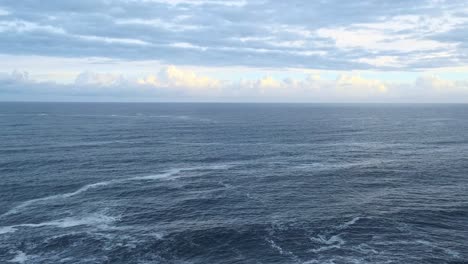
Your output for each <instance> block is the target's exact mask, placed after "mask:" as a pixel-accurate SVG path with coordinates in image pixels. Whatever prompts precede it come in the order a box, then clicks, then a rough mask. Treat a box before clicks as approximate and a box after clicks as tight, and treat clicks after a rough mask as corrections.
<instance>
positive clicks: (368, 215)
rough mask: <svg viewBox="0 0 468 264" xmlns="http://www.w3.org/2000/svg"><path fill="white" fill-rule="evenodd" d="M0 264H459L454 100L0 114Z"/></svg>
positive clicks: (464, 246) (102, 107) (60, 107)
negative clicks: (449, 101)
mask: <svg viewBox="0 0 468 264" xmlns="http://www.w3.org/2000/svg"><path fill="white" fill-rule="evenodd" d="M0 263H87V264H88V263H89V264H91V263H112V264H119V263H140V264H143V263H203V264H211V263H257V264H260V263H286V264H287V263H304V264H306V263H308V264H312V263H335V264H338V263H468V105H430V104H420V105H409V104H408V105H405V104H401V105H400V104H349V105H347V104H201V103H200V104H188V103H154V104H152V103H147V104H145V103H142V104H132V103H0Z"/></svg>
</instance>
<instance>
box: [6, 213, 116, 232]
mask: <svg viewBox="0 0 468 264" xmlns="http://www.w3.org/2000/svg"><path fill="white" fill-rule="evenodd" d="M116 220H117V218H116V217H112V216H107V215H104V214H97V213H96V214H91V215H87V216H84V217H65V218H62V219H58V220H52V221H46V222H42V223H34V224H31V223H29V224H18V225H12V226H3V227H0V231H1V230H6V231H8V232H6V233H12V232H15V231H17V230H18V228H21V227H26V228H28V227H29V228H36V227H45V226H52V227H57V228H70V227H75V226H94V227H98V228H106V227H108V226H109V224H111V223H113V222H114V221H116ZM0 234H2V233H1V232H0Z"/></svg>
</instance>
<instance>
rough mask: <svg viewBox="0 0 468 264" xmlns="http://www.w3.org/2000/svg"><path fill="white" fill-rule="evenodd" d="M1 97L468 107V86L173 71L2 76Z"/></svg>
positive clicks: (427, 80) (428, 78)
mask: <svg viewBox="0 0 468 264" xmlns="http://www.w3.org/2000/svg"><path fill="white" fill-rule="evenodd" d="M0 94H3V95H5V96H9V98H15V100H21V99H22V98H24V95H34V97H35V98H41V96H42V97H43V98H54V96H68V97H69V99H70V100H73V98H74V97H77V96H89V97H93V98H94V100H96V99H99V98H105V99H103V100H110V101H112V100H127V99H132V100H137V101H138V100H144V101H180V100H185V101H187V100H188V101H206V100H208V101H209V100H216V101H274V102H297V101H300V102H376V101H377V102H408V101H413V102H438V101H440V100H442V101H443V102H452V101H456V102H468V101H467V100H466V98H468V97H467V96H468V80H459V81H456V80H447V79H443V78H440V77H437V76H434V75H422V76H420V77H419V78H417V79H416V80H415V81H414V82H407V83H397V82H389V81H387V82H384V81H380V80H376V79H372V78H366V77H363V76H361V75H359V74H352V73H343V74H340V75H338V76H337V77H336V78H333V79H329V78H322V76H320V74H319V73H311V74H309V75H307V76H305V77H303V78H294V77H285V78H278V77H274V76H271V75H266V76H263V77H260V78H258V79H249V80H246V79H239V80H221V79H216V78H213V77H208V76H204V75H203V74H198V73H196V72H194V71H192V70H188V69H185V68H179V67H176V66H167V67H164V68H162V69H161V70H159V71H157V73H155V74H149V75H144V76H141V77H136V78H134V77H130V76H125V75H122V74H113V73H97V72H83V73H80V74H78V75H77V76H76V78H75V81H74V82H72V83H68V84H60V83H53V82H43V81H36V80H34V79H32V78H31V77H30V75H29V74H28V73H27V72H19V71H14V72H12V73H10V74H5V73H3V74H0ZM80 98H81V97H80ZM109 98H110V99H109ZM112 98H113V99H112ZM454 98H455V99H458V100H454ZM463 98H465V99H463Z"/></svg>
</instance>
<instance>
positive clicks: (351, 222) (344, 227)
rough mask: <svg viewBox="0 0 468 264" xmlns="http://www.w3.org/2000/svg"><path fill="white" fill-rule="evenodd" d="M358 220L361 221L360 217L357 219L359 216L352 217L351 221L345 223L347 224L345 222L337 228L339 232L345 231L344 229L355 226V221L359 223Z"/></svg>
mask: <svg viewBox="0 0 468 264" xmlns="http://www.w3.org/2000/svg"><path fill="white" fill-rule="evenodd" d="M360 219H361V217H359V216H357V217H354V218H353V219H351V220H349V221H347V222H345V223H343V224H341V225H339V226H338V227H337V228H338V229H340V230H341V229H346V228H348V227H350V226H352V225H354V224H355V223H356V222H357V221H359V220H360Z"/></svg>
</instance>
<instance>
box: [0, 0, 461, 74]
mask: <svg viewBox="0 0 468 264" xmlns="http://www.w3.org/2000/svg"><path fill="white" fill-rule="evenodd" d="M1 5H2V6H0V38H1V39H2V42H1V43H0V53H2V54H10V55H14V54H17V55H19V54H21V55H30V56H56V57H74V58H83V57H108V58H112V59H122V60H130V61H142V60H158V61H161V62H162V63H164V64H174V65H193V66H247V67H258V68H264V67H276V68H291V67H303V68H315V69H328V70H363V69H381V70H389V69H393V70H395V69H398V70H408V69H410V70H414V69H421V68H437V67H445V66H461V65H466V64H467V63H468V57H467V56H466V54H467V52H468V45H466V44H465V43H466V39H465V37H464V36H466V35H467V34H466V33H467V31H468V29H467V28H468V27H467V24H468V19H467V17H468V16H467V15H468V8H467V7H466V2H465V1H459V0H454V1H429V0H415V1H384V2H382V1H376V0H369V1H338V0H324V1H304V0H302V1H300V0H292V1H290V2H288V3H284V2H282V1H269V0H249V1H247V0H245V1H234V0H233V1H217V0H196V1H188V0H176V1H169V0H129V1H127V0H125V1H107V0H94V1H91V0H83V1H78V2H73V1H46V2H44V1H42V2H38V1H33V0H26V1H21V2H19V1H14V0H5V1H3V2H2V4H1ZM442 53H445V55H444V56H443V57H441V56H440V54H442ZM407 58H409V59H407Z"/></svg>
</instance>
